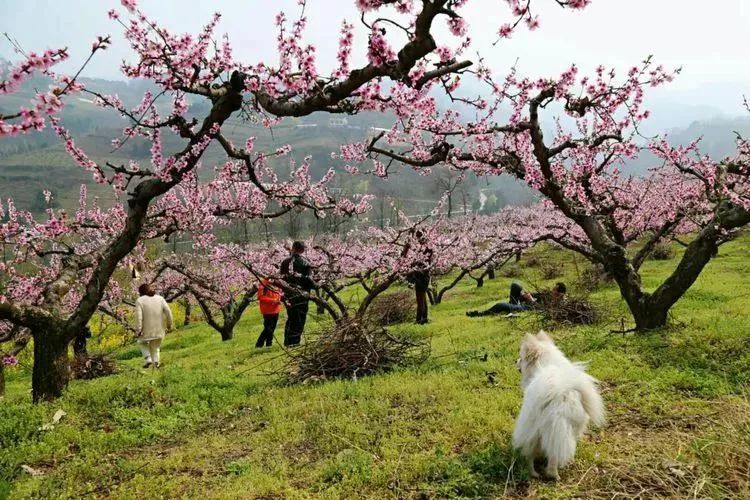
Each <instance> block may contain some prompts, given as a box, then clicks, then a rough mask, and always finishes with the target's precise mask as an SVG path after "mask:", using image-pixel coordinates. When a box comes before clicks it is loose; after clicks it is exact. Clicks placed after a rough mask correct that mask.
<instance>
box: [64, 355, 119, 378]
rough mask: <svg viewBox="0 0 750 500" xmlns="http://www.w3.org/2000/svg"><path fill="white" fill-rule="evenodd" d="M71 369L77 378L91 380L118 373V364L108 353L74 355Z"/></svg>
mask: <svg viewBox="0 0 750 500" xmlns="http://www.w3.org/2000/svg"><path fill="white" fill-rule="evenodd" d="M70 371H71V374H72V375H73V378H75V379H82V380H91V379H94V378H99V377H106V376H107V375H112V374H114V373H117V364H116V363H115V361H114V360H113V359H112V358H110V357H109V356H107V355H106V354H91V355H85V356H74V357H73V360H72V361H71V363H70Z"/></svg>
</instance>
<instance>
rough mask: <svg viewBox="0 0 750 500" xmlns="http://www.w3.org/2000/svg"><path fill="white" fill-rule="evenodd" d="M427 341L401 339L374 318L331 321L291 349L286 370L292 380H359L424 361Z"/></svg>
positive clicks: (306, 381)
mask: <svg viewBox="0 0 750 500" xmlns="http://www.w3.org/2000/svg"><path fill="white" fill-rule="evenodd" d="M429 355H430V344H429V342H428V341H426V340H413V339H405V338H398V337H396V336H394V335H392V334H391V333H389V332H388V331H387V330H386V329H385V328H382V327H379V326H377V325H375V324H373V323H372V322H371V321H360V320H357V319H347V320H344V321H341V322H339V323H335V324H332V325H331V326H330V327H329V328H327V329H326V330H324V331H322V332H321V333H320V334H319V335H318V337H317V338H316V339H315V340H312V341H309V342H307V343H305V344H303V345H301V346H299V347H296V348H294V349H292V350H290V351H289V353H288V357H287V362H286V364H285V366H284V369H283V372H284V375H285V378H286V380H287V381H288V382H290V383H310V382H315V381H320V380H327V379H332V378H348V379H355V380H356V379H358V378H360V377H364V376H367V375H372V374H374V373H381V372H387V371H390V370H392V369H394V368H397V367H400V366H407V365H413V364H418V363H422V362H424V361H425V360H426V359H427V358H428V357H429Z"/></svg>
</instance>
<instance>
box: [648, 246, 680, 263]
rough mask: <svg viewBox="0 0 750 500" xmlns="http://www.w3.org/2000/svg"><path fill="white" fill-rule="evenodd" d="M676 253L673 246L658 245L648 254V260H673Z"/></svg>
mask: <svg viewBox="0 0 750 500" xmlns="http://www.w3.org/2000/svg"><path fill="white" fill-rule="evenodd" d="M675 254H676V252H675V250H674V248H673V247H672V245H670V244H669V243H667V242H661V243H658V244H657V245H656V246H654V248H653V249H652V250H651V253H650V254H648V258H649V259H651V260H672V259H673V258H674V256H675Z"/></svg>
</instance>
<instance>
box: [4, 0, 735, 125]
mask: <svg viewBox="0 0 750 500" xmlns="http://www.w3.org/2000/svg"><path fill="white" fill-rule="evenodd" d="M139 5H140V7H141V8H142V9H143V10H144V11H145V12H146V13H148V14H149V15H150V17H152V18H153V19H155V20H157V21H158V22H160V24H162V25H164V26H167V27H168V28H170V29H173V30H175V31H180V32H182V31H191V32H195V31H196V30H197V29H199V28H200V26H201V25H202V24H204V23H205V22H206V21H207V20H208V19H209V18H210V16H211V14H212V13H213V11H215V10H218V11H220V12H222V13H223V14H224V18H223V20H222V22H221V25H220V29H219V33H228V34H229V36H230V38H231V40H232V43H233V46H234V50H235V54H236V55H237V56H238V58H242V59H243V60H244V61H247V62H257V61H260V60H269V59H271V60H273V58H274V55H275V50H274V44H275V40H274V36H275V29H274V26H273V18H274V16H275V14H276V13H277V12H279V11H280V10H284V11H286V12H287V13H288V15H289V16H290V17H293V16H294V17H296V15H297V13H298V10H297V9H298V8H297V6H296V0H216V1H213V2H197V1H187V0H182V1H179V0H140V2H139ZM533 5H535V9H536V10H537V13H539V14H540V16H541V27H540V28H539V29H538V30H537V31H535V32H528V31H526V30H525V29H522V30H520V31H519V32H518V33H516V34H515V35H514V37H513V38H512V39H511V40H504V41H502V42H501V43H499V44H498V45H496V46H492V42H493V41H495V40H496V35H495V33H496V31H497V28H498V27H499V25H500V24H502V23H503V22H505V21H506V20H507V19H508V15H507V10H506V7H505V3H504V2H501V0H470V1H469V2H468V6H467V8H466V9H465V18H466V20H467V22H468V23H469V25H470V27H471V28H470V29H471V31H470V33H471V36H472V38H473V40H474V44H473V50H474V51H478V52H479V53H481V54H482V55H483V57H484V58H485V59H486V60H487V61H488V62H489V64H490V66H491V67H492V68H494V69H495V70H496V71H497V72H501V71H503V70H504V69H506V68H507V67H509V66H510V65H512V64H513V63H514V62H515V61H516V59H518V60H519V64H518V67H519V70H520V71H521V72H522V73H523V74H527V75H529V76H535V77H536V76H548V75H555V74H557V73H559V72H560V71H562V70H563V69H564V68H565V67H567V66H568V65H569V64H570V63H572V62H575V63H577V64H578V65H579V66H580V67H581V69H582V70H583V71H590V70H591V69H592V68H593V67H595V66H596V65H598V64H600V63H603V64H605V65H614V66H616V67H618V68H621V69H622V70H625V69H626V68H628V67H630V66H631V65H633V64H636V63H638V62H639V61H641V60H642V59H643V58H644V57H645V56H647V55H649V54H653V55H654V56H655V59H656V60H657V61H658V62H660V63H663V64H665V65H666V66H668V67H676V66H682V67H683V73H682V75H681V76H680V77H679V78H678V80H677V81H676V82H675V83H674V84H672V85H671V86H670V87H669V88H668V89H667V90H666V91H659V92H657V93H656V94H655V95H654V98H656V99H659V100H663V101H664V102H672V101H673V102H672V104H674V105H680V104H684V105H685V106H686V107H694V108H710V109H715V110H718V111H719V112H732V110H733V109H734V108H735V106H736V108H737V113H738V114H739V112H740V110H739V104H740V102H741V98H742V94H743V93H746V94H750V64H748V63H749V62H750V61H749V60H748V59H749V58H748V56H747V52H746V43H745V42H746V41H747V36H748V33H750V0H593V2H592V5H591V6H590V7H589V8H587V9H585V10H584V11H580V12H571V11H567V10H562V9H560V8H559V7H558V6H557V5H556V4H555V2H554V1H553V0H535V1H534V4H533ZM112 7H117V8H118V9H120V10H122V9H121V8H120V7H119V1H118V0H65V1H59V0H0V31H2V32H8V33H9V34H11V35H13V36H14V37H15V38H17V39H18V40H19V42H20V43H21V44H22V45H23V47H24V48H25V49H41V48H45V47H58V46H68V47H70V49H71V56H72V57H71V59H72V61H71V63H70V65H71V66H70V68H71V69H72V67H73V66H75V65H77V64H80V61H82V60H83V59H85V57H86V55H87V53H88V51H89V47H90V44H91V42H92V41H93V39H94V38H95V36H96V35H98V34H112V35H113V36H114V40H115V44H114V46H113V47H112V48H111V49H110V50H109V51H107V52H106V53H105V54H103V55H101V56H100V57H97V58H96V59H95V61H94V62H93V63H92V64H91V65H90V67H89V68H88V70H87V76H97V77H104V78H110V79H114V78H121V76H120V75H119V72H118V70H117V65H118V63H119V61H120V60H121V59H122V58H123V57H128V56H129V49H128V47H127V46H126V45H125V44H124V42H123V40H122V39H121V38H120V37H119V36H118V35H119V33H120V32H121V27H120V26H119V25H117V24H116V23H115V22H114V21H111V20H109V19H108V18H107V15H106V12H107V10H109V9H110V8H112ZM307 16H308V19H309V23H310V24H309V28H308V31H307V40H308V41H310V42H312V43H315V44H316V45H318V47H319V49H318V57H319V61H320V66H321V68H323V69H325V68H330V67H331V66H332V65H333V62H334V60H335V59H334V58H335V52H336V45H337V42H336V40H337V36H338V28H339V25H340V22H341V20H342V19H347V20H348V21H350V22H354V23H355V24H356V23H358V18H359V13H358V11H357V10H356V8H355V7H354V2H353V1H352V0H308V7H307ZM445 33H447V32H446V31H445V29H444V28H443V26H442V23H441V28H440V30H438V34H439V36H438V37H437V38H438V40H439V43H440V41H441V40H452V37H450V36H442V34H445ZM357 34H358V35H359V36H358V37H357V38H358V40H359V41H360V42H362V41H364V40H365V37H366V35H365V34H364V33H363V32H362V31H359V32H358V33H357ZM362 47H363V45H361V44H359V45H357V48H358V49H359V50H358V51H357V52H356V56H357V57H356V58H355V59H358V60H360V61H361V60H363V58H364V50H363V49H362ZM0 55H3V56H5V57H9V56H11V55H12V53H11V51H10V48H9V45H8V43H7V41H5V40H3V41H2V43H0ZM715 89H718V90H715Z"/></svg>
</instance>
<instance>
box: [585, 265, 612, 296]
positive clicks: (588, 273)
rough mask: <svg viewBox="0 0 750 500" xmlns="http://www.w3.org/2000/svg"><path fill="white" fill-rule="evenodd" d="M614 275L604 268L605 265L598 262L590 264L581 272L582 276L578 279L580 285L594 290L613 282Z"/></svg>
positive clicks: (591, 290) (586, 289)
mask: <svg viewBox="0 0 750 500" xmlns="http://www.w3.org/2000/svg"><path fill="white" fill-rule="evenodd" d="M611 282H612V276H610V275H609V273H607V271H605V270H604V266H602V265H600V264H597V265H593V266H589V267H587V268H586V269H584V270H583V272H581V276H580V278H579V279H578V282H577V283H578V287H579V288H581V289H583V290H585V291H588V292H593V291H594V290H596V289H598V288H600V287H601V286H603V285H605V284H607V283H611Z"/></svg>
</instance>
